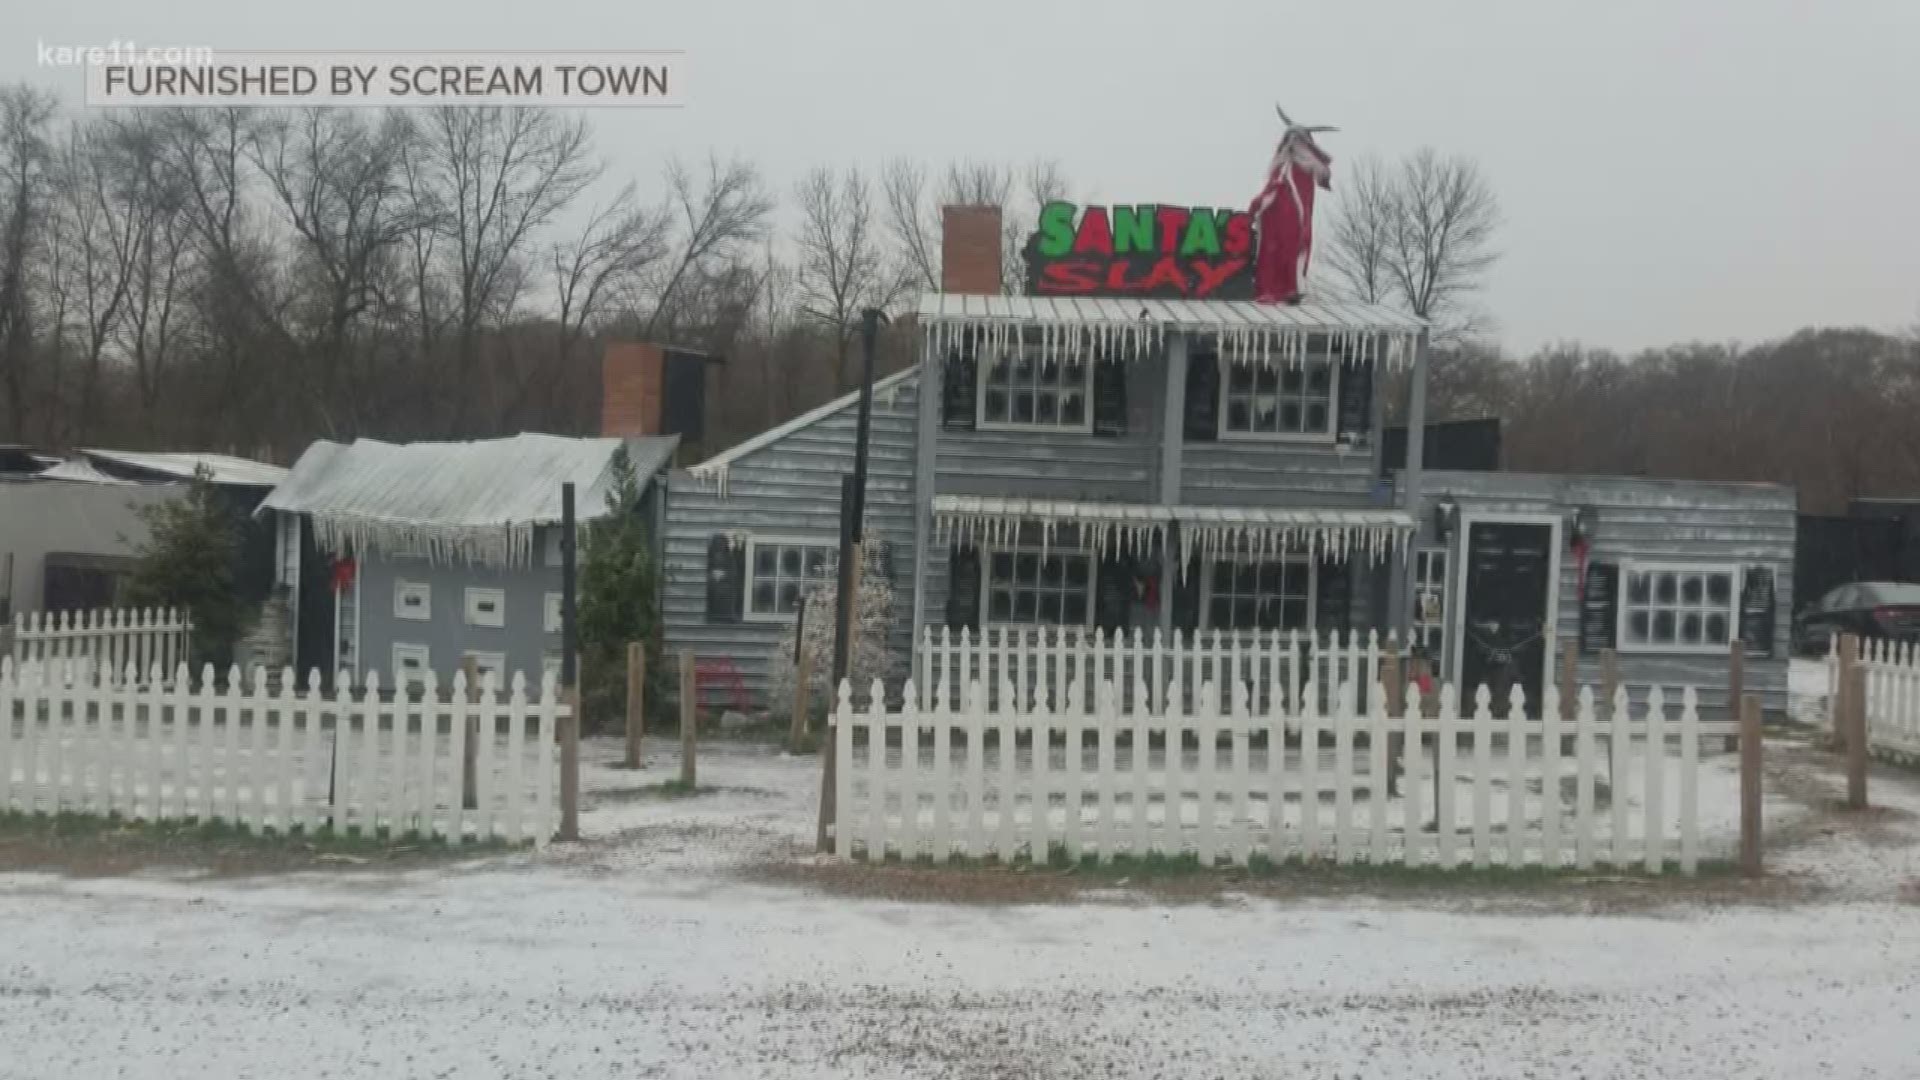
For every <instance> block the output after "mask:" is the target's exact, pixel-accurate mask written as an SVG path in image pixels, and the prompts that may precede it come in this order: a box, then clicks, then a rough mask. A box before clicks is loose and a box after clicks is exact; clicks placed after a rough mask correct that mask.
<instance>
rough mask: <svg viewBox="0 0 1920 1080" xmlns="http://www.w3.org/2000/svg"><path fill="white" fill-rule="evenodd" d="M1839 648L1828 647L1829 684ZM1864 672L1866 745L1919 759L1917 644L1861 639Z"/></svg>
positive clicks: (1919, 658)
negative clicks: (1835, 654) (1865, 688)
mask: <svg viewBox="0 0 1920 1080" xmlns="http://www.w3.org/2000/svg"><path fill="white" fill-rule="evenodd" d="M1837 651H1838V650H1828V658H1829V659H1828V661H1827V663H1828V682H1827V685H1828V686H1834V685H1837V683H1836V682H1835V680H1836V679H1837V678H1838V675H1837V671H1838V668H1837V666H1836V661H1834V660H1833V659H1832V656H1833V654H1834V653H1835V652H1837ZM1860 667H1861V669H1862V670H1863V671H1864V672H1865V682H1866V687H1867V693H1866V714H1867V747H1868V748H1869V749H1870V750H1872V751H1873V752H1874V753H1875V754H1878V755H1880V756H1882V757H1890V758H1894V759H1896V760H1903V761H1914V760H1920V646H1915V645H1913V644H1911V643H1904V644H1903V643H1901V642H1896V641H1888V640H1886V639H1884V638H1861V639H1860Z"/></svg>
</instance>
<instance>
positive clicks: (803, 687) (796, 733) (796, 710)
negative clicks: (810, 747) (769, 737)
mask: <svg viewBox="0 0 1920 1080" xmlns="http://www.w3.org/2000/svg"><path fill="white" fill-rule="evenodd" d="M798 651H799V653H800V661H799V663H797V664H795V665H794V675H793V727H792V729H791V730H789V731H788V732H787V749H789V750H792V751H795V752H798V751H799V749H800V742H801V740H802V739H805V738H806V736H807V707H808V706H809V705H811V704H812V700H811V699H812V697H813V688H812V685H811V684H812V682H813V652H812V651H811V650H809V649H808V648H807V646H806V642H805V640H804V639H803V640H802V641H801V643H800V648H799V650H798Z"/></svg>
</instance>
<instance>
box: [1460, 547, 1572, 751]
mask: <svg viewBox="0 0 1920 1080" xmlns="http://www.w3.org/2000/svg"><path fill="white" fill-rule="evenodd" d="M1466 548H1467V590H1466V592H1467V595H1466V601H1465V602H1466V607H1465V608H1464V611H1463V613H1464V617H1465V625H1464V631H1465V632H1464V633H1463V634H1462V635H1461V639H1460V650H1461V652H1460V708H1461V712H1462V714H1463V715H1465V714H1468V713H1469V711H1470V710H1471V708H1472V706H1473V700H1474V695H1475V694H1477V693H1478V692H1479V690H1480V687H1481V685H1482V684H1484V685H1485V686H1486V687H1487V688H1488V689H1489V690H1491V691H1493V714H1494V715H1495V716H1500V717H1504V716H1506V715H1507V696H1508V695H1509V694H1510V693H1512V690H1513V687H1514V686H1515V685H1516V684H1517V685H1519V686H1521V687H1522V688H1524V689H1525V690H1526V694H1527V702H1528V704H1529V708H1528V710H1527V711H1528V712H1529V713H1532V712H1536V711H1538V708H1539V707H1538V705H1537V704H1536V703H1537V702H1538V701H1539V700H1540V691H1541V688H1542V685H1543V676H1544V675H1545V673H1546V664H1547V647H1548V644H1549V642H1550V640H1551V639H1552V637H1553V633H1552V628H1551V627H1549V626H1548V625H1547V598H1548V592H1547V590H1548V589H1549V588H1551V587H1552V584H1553V583H1552V581H1551V579H1550V578H1551V572H1552V565H1553V527H1552V526H1551V525H1525V524H1518V523H1514V522H1505V521H1480V522H1474V523H1473V524H1472V525H1470V526H1469V527H1468V531H1467V538H1466Z"/></svg>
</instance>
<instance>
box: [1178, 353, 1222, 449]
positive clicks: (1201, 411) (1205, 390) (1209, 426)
mask: <svg viewBox="0 0 1920 1080" xmlns="http://www.w3.org/2000/svg"><path fill="white" fill-rule="evenodd" d="M1186 436H1187V441H1188V442H1213V441H1214V440H1215V439H1218V438H1219V437H1220V357H1219V354H1218V353H1216V352H1215V351H1214V350H1213V347H1212V346H1206V347H1204V348H1202V347H1196V348H1194V349H1193V350H1192V351H1191V352H1189V353H1188V354H1187V415H1186Z"/></svg>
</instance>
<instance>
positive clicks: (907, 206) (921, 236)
mask: <svg viewBox="0 0 1920 1080" xmlns="http://www.w3.org/2000/svg"><path fill="white" fill-rule="evenodd" d="M880 192H881V196H882V198H883V200H884V202H885V207H884V208H883V219H884V221H885V223H886V228H887V236H888V237H889V239H891V240H892V241H893V247H894V250H895V252H896V258H897V259H898V260H899V263H900V269H901V272H902V273H903V274H904V275H906V276H907V278H908V280H909V281H910V282H911V285H912V287H913V288H915V289H918V290H922V291H925V292H939V291H940V212H939V208H938V207H932V208H929V207H928V205H927V201H928V200H927V174H926V171H925V170H924V169H922V168H921V167H920V166H919V165H917V164H915V163H914V162H913V161H912V160H910V159H908V158H894V159H893V160H891V161H889V162H887V163H886V164H885V165H884V166H882V167H881V170H880Z"/></svg>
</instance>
